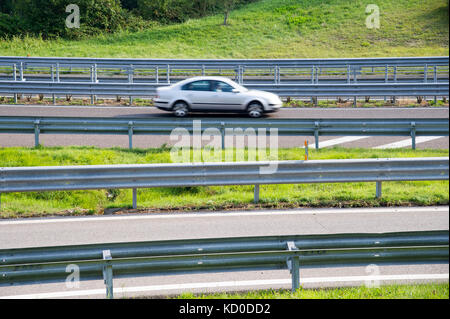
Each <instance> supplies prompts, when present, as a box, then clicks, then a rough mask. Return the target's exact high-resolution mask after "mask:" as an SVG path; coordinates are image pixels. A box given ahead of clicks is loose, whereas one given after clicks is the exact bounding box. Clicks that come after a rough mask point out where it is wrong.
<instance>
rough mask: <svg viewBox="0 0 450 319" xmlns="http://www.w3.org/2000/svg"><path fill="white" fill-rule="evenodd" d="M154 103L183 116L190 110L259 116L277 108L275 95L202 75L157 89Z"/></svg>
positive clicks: (223, 79) (222, 78)
mask: <svg viewBox="0 0 450 319" xmlns="http://www.w3.org/2000/svg"><path fill="white" fill-rule="evenodd" d="M156 95H157V96H156V98H155V100H154V102H155V106H156V107H157V108H159V109H161V110H165V111H172V112H173V113H174V114H175V116H178V117H184V116H186V115H188V113H189V112H239V113H243V112H245V113H247V114H248V115H249V116H250V117H255V118H256V117H261V116H262V115H263V114H264V113H266V112H274V111H277V110H278V109H279V108H280V107H281V105H282V101H281V99H280V98H279V96H278V95H276V94H273V93H270V92H265V91H257V90H248V89H246V88H245V87H243V86H241V85H239V84H237V83H236V82H234V81H232V80H230V79H228V78H225V77H212V76H202V77H195V78H190V79H187V80H183V81H180V82H178V83H176V84H174V85H171V86H167V87H160V88H158V89H157V93H156Z"/></svg>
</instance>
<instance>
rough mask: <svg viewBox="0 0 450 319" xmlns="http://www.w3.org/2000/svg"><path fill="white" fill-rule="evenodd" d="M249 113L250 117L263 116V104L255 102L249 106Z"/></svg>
mask: <svg viewBox="0 0 450 319" xmlns="http://www.w3.org/2000/svg"><path fill="white" fill-rule="evenodd" d="M247 112H248V115H249V116H250V117H254V118H257V117H261V116H262V115H263V112H264V111H263V107H262V105H261V104H259V103H256V102H253V103H251V104H250V105H249V106H248V108H247Z"/></svg>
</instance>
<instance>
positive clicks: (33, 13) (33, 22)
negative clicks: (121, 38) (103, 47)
mask: <svg viewBox="0 0 450 319" xmlns="http://www.w3.org/2000/svg"><path fill="white" fill-rule="evenodd" d="M74 2H75V3H76V4H77V5H78V6H79V8H80V28H79V29H69V28H67V27H66V23H65V21H66V18H67V16H68V15H69V13H67V12H66V7H67V6H68V5H69V4H71V3H74ZM12 16H13V17H14V19H18V20H19V21H21V24H22V29H23V30H21V31H24V32H26V33H29V34H35V35H38V34H42V37H43V38H52V37H58V36H63V37H71V38H74V37H75V38H76V37H79V36H83V35H91V34H97V33H99V32H102V31H106V32H114V31H116V30H119V29H121V28H125V26H126V22H127V19H126V18H127V16H126V14H125V12H124V10H123V9H122V7H121V4H120V1H119V0H77V1H73V0H16V1H15V2H14V3H13V8H12ZM14 31H15V30H8V33H9V34H14ZM15 33H16V34H17V32H15Z"/></svg>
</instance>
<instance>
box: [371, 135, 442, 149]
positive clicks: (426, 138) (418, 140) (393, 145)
mask: <svg viewBox="0 0 450 319" xmlns="http://www.w3.org/2000/svg"><path fill="white" fill-rule="evenodd" d="M441 137H443V136H419V137H416V145H417V144H419V143H425V142H429V141H432V140H436V139H438V138H441ZM411 145H412V139H411V138H409V139H407V140H402V141H398V142H394V143H390V144H385V145H380V146H376V147H374V148H375V149H384V148H401V147H410V146H411Z"/></svg>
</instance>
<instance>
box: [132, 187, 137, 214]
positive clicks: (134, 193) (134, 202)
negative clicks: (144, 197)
mask: <svg viewBox="0 0 450 319" xmlns="http://www.w3.org/2000/svg"><path fill="white" fill-rule="evenodd" d="M136 208H137V189H136V188H133V209H136Z"/></svg>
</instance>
